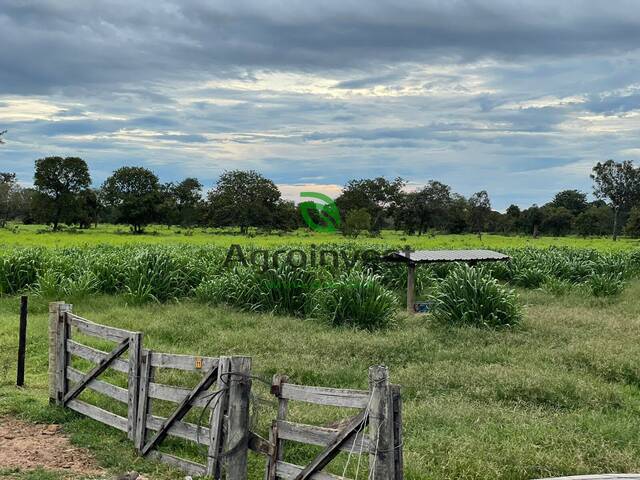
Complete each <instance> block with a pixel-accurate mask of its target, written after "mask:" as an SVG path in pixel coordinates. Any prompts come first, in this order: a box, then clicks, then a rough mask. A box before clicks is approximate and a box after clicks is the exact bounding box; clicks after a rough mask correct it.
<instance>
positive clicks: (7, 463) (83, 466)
mask: <svg viewBox="0 0 640 480" xmlns="http://www.w3.org/2000/svg"><path fill="white" fill-rule="evenodd" d="M38 467H40V468H43V469H46V470H57V471H64V472H68V473H69V475H70V476H75V475H82V476H92V477H94V476H100V475H102V474H103V473H104V472H103V471H102V470H100V468H98V466H97V465H96V462H95V461H94V460H93V458H92V457H91V455H89V453H88V452H87V451H86V450H84V449H82V448H78V447H74V446H72V445H71V443H70V442H69V439H68V438H66V437H65V436H64V435H62V432H61V431H60V426H59V425H36V424H31V423H25V422H21V421H19V420H16V419H13V418H9V417H3V418H0V470H1V469H14V468H19V469H20V470H22V471H24V470H33V469H36V468H38Z"/></svg>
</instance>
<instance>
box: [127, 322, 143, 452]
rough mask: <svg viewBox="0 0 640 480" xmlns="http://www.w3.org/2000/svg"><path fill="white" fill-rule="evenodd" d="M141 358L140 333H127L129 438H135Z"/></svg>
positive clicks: (133, 439)
mask: <svg viewBox="0 0 640 480" xmlns="http://www.w3.org/2000/svg"><path fill="white" fill-rule="evenodd" d="M141 360H142V333H139V332H135V333H132V334H131V335H129V377H128V379H127V386H128V390H129V392H128V394H127V399H128V404H127V406H128V407H129V408H128V409H127V435H128V437H129V440H132V441H135V439H136V421H137V419H138V395H139V394H140V386H139V384H140V363H141Z"/></svg>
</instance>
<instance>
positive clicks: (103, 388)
mask: <svg viewBox="0 0 640 480" xmlns="http://www.w3.org/2000/svg"><path fill="white" fill-rule="evenodd" d="M84 376H85V374H84V373H82V372H81V371H79V370H76V369H75V368H73V367H67V380H71V381H72V382H76V383H77V382H79V381H81V380H82V379H83V378H84ZM87 388H90V389H91V390H93V391H95V392H98V393H101V394H103V395H106V396H108V397H111V398H113V399H115V400H118V401H119V402H122V403H127V400H128V396H127V390H126V389H124V388H122V387H118V386H116V385H112V384H110V383H107V382H103V381H101V380H95V379H94V380H91V381H90V382H89V383H88V384H87Z"/></svg>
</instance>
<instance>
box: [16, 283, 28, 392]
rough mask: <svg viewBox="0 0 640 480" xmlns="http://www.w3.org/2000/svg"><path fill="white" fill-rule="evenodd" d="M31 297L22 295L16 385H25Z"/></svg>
mask: <svg viewBox="0 0 640 480" xmlns="http://www.w3.org/2000/svg"><path fill="white" fill-rule="evenodd" d="M28 302H29V297H27V296H26V295H23V296H22V297H20V331H19V334H18V368H17V369H16V385H17V386H18V387H23V386H24V364H25V357H26V353H27V315H28Z"/></svg>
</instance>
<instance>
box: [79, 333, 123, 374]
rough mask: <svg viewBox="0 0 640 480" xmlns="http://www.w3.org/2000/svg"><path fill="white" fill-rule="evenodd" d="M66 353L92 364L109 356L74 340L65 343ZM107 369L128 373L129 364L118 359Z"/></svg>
mask: <svg viewBox="0 0 640 480" xmlns="http://www.w3.org/2000/svg"><path fill="white" fill-rule="evenodd" d="M67 352H69V353H70V354H71V355H75V356H76V357H80V358H83V359H85V360H89V361H90V362H93V363H100V361H101V360H103V359H104V358H106V357H107V355H109V353H108V352H103V351H102V350H98V349H96V348H92V347H88V346H86V345H83V344H81V343H78V342H76V341H74V340H68V341H67ZM109 368H112V369H113V370H116V371H118V372H122V373H129V363H128V362H125V361H124V360H122V359H120V358H116V359H115V360H114V361H113V362H111V364H110V365H109Z"/></svg>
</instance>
